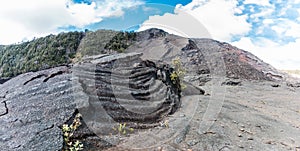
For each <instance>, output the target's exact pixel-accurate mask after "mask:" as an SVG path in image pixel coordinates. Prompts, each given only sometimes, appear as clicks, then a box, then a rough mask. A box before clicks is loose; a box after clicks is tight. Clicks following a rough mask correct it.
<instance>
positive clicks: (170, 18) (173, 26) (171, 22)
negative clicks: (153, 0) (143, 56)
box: [139, 10, 211, 38]
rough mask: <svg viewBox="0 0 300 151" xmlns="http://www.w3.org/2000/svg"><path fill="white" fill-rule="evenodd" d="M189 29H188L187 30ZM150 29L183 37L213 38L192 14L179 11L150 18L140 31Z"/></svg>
mask: <svg viewBox="0 0 300 151" xmlns="http://www.w3.org/2000/svg"><path fill="white" fill-rule="evenodd" d="M187 27H188V28H187ZM149 28H160V29H163V30H164V31H166V32H168V33H171V34H176V35H180V36H183V37H190V38H191V37H198V38H208V37H211V36H210V34H209V33H208V31H207V30H206V28H205V27H204V26H203V25H202V24H201V23H200V22H199V21H198V20H196V19H195V18H194V17H193V16H191V15H190V14H188V13H186V12H184V11H180V10H178V11H177V12H176V13H175V14H169V13H166V14H164V15H163V16H159V15H156V16H150V17H149V20H147V21H145V22H144V23H143V24H142V25H141V27H140V28H139V31H142V30H146V29H149Z"/></svg>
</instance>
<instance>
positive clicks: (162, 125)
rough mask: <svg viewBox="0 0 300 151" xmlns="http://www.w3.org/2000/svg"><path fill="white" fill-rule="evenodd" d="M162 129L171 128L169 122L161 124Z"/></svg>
mask: <svg viewBox="0 0 300 151" xmlns="http://www.w3.org/2000/svg"><path fill="white" fill-rule="evenodd" d="M160 126H161V127H165V128H169V120H165V121H162V122H160Z"/></svg>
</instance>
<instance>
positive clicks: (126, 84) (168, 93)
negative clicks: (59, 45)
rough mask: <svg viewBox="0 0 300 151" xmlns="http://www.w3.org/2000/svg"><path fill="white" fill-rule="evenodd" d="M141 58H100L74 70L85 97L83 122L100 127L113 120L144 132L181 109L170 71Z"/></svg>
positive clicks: (178, 91) (170, 69)
mask: <svg viewBox="0 0 300 151" xmlns="http://www.w3.org/2000/svg"><path fill="white" fill-rule="evenodd" d="M141 55H142V54H139V53H131V54H118V55H113V56H103V57H102V58H99V59H96V60H93V61H90V62H85V63H81V64H78V65H76V66H75V67H74V70H73V71H74V75H76V77H77V78H78V82H79V83H80V85H81V86H82V87H83V92H84V93H85V94H87V97H88V99H85V100H83V99H80V101H81V102H80V104H85V105H84V106H83V107H81V108H79V110H80V112H81V113H82V114H83V116H86V118H85V119H88V121H89V120H91V121H93V125H95V123H94V122H96V123H98V124H99V126H100V125H102V126H103V125H105V124H108V123H109V122H108V121H109V120H113V121H115V122H119V123H126V124H127V125H128V126H131V127H135V128H138V127H141V128H145V127H148V126H147V125H149V126H150V127H151V126H152V125H153V124H154V125H155V124H158V122H160V121H161V120H162V119H163V118H164V117H166V116H167V115H170V114H173V113H174V112H175V111H176V110H177V109H178V108H179V107H180V104H181V101H180V92H181V90H180V85H179V79H178V78H177V79H176V80H177V82H176V83H174V81H172V80H171V79H170V74H171V73H172V71H173V69H172V68H171V67H170V66H169V65H167V64H159V63H158V64H156V63H154V62H152V61H147V60H141V59H140V56H141ZM96 96H97V97H96ZM78 98H80V97H78ZM102 111H103V113H102ZM95 112H99V114H98V115H95V114H94V113H95ZM105 121H107V123H103V122H105ZM88 126H89V125H88ZM113 126H114V125H111V126H110V127H113ZM104 131H105V130H104Z"/></svg>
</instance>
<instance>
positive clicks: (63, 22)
mask: <svg viewBox="0 0 300 151" xmlns="http://www.w3.org/2000/svg"><path fill="white" fill-rule="evenodd" d="M0 22H1V26H2V28H1V29H0V35H2V36H0V44H11V43H18V42H20V41H26V40H30V39H32V38H33V37H40V36H45V35H48V34H57V33H59V32H62V31H64V32H66V31H73V30H85V29H89V30H97V29H114V30H138V31H140V30H145V29H147V28H151V27H157V28H162V29H164V30H166V31H167V32H170V33H173V34H178V35H181V36H189V37H200V38H201V37H209V38H213V39H216V40H219V41H225V42H229V43H231V44H233V45H235V46H237V47H239V48H242V49H245V50H247V51H250V52H252V53H254V54H255V55H257V56H258V57H260V58H262V59H263V60H264V61H266V62H268V63H270V64H271V65H273V66H275V67H277V68H280V69H300V55H299V54H300V53H299V49H298V48H300V0H289V1H283V0H163V1H159V0H44V1H40V0H10V1H5V3H3V4H1V5H0ZM195 31H197V32H195ZM204 31H207V32H208V33H209V34H205V32H204ZM182 33H183V34H182ZM3 35H5V36H3Z"/></svg>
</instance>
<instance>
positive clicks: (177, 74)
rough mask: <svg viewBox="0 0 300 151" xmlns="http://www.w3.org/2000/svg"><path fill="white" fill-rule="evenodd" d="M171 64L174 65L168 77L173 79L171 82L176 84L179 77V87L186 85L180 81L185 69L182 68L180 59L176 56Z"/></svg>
mask: <svg viewBox="0 0 300 151" xmlns="http://www.w3.org/2000/svg"><path fill="white" fill-rule="evenodd" d="M172 65H173V67H174V71H173V72H172V73H171V75H170V78H171V80H172V81H173V84H177V82H178V79H179V81H180V83H179V85H180V88H181V89H184V88H186V85H185V84H184V83H183V82H182V81H183V78H184V75H185V73H186V71H185V69H183V67H182V64H181V61H180V59H179V58H178V57H176V58H175V59H173V60H172Z"/></svg>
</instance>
